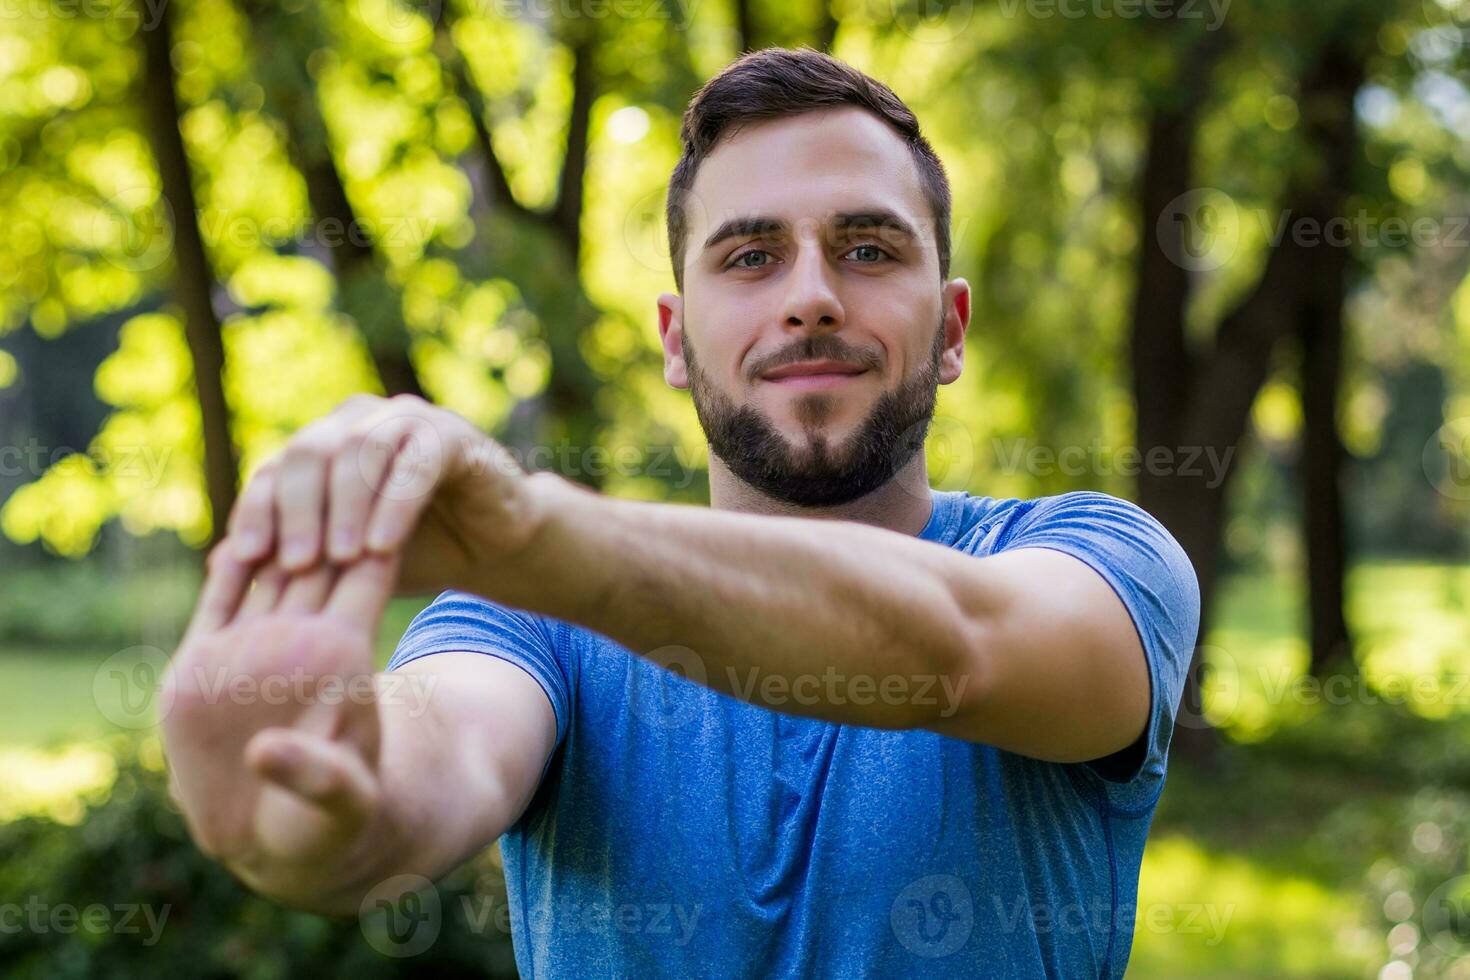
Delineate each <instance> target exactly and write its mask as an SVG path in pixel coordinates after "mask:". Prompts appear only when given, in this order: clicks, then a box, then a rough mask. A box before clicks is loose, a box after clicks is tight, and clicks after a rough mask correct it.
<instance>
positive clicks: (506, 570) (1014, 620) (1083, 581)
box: [468, 474, 1149, 761]
mask: <svg viewBox="0 0 1470 980" xmlns="http://www.w3.org/2000/svg"><path fill="white" fill-rule="evenodd" d="M529 483H530V485H531V492H530V493H531V496H532V497H533V498H534V500H535V501H536V508H535V513H536V514H538V515H539V517H538V520H539V521H540V524H539V527H538V530H537V532H536V535H535V538H534V540H533V544H532V546H531V547H529V548H528V549H526V551H525V552H523V553H522V555H521V556H520V558H519V559H518V560H517V561H516V562H514V563H511V564H508V565H507V564H501V563H494V562H491V563H486V564H485V565H483V566H482V567H481V568H479V569H478V570H477V573H476V575H475V578H474V581H473V582H471V583H469V585H468V588H469V589H470V590H471V591H476V592H479V593H480V594H483V595H486V596H488V597H491V598H494V599H497V600H499V601H503V602H506V603H508V604H511V605H515V606H519V607H521V608H524V609H529V610H532V611H535V612H541V613H546V614H548V615H551V616H555V617H557V618H561V619H565V620H569V621H573V622H577V623H581V624H583V625H585V626H587V627H590V628H592V629H594V630H596V631H598V632H600V633H603V634H605V635H607V636H610V637H612V638H613V639H615V640H617V641H618V642H620V643H622V644H623V645H624V646H626V647H628V648H629V649H631V650H633V651H635V652H637V653H640V654H644V655H650V656H651V657H652V659H654V660H656V661H658V660H665V662H667V660H669V659H676V660H678V661H680V662H681V665H683V666H685V667H686V668H687V663H683V662H684V661H687V660H688V654H689V653H692V654H693V655H694V656H695V657H697V658H698V660H697V661H696V663H697V664H698V666H699V667H701V668H702V669H703V675H704V676H703V677H697V678H696V679H698V680H701V681H702V682H703V683H705V684H707V685H708V686H710V687H712V688H714V689H716V690H719V691H722V692H725V693H727V694H733V695H735V696H737V697H741V698H744V699H746V700H749V701H753V702H755V703H757V704H763V705H766V706H768V707H771V708H775V709H777V710H781V711H786V712H790V713H793V714H801V715H808V716H812V717H817V718H823V719H826V720H830V721H834V722H843V723H849V724H857V725H868V726H873V727H881V728H928V729H932V730H934V731H937V732H941V733H943V734H946V735H951V736H954V737H958V738H964V739H969V740H973V741H979V742H985V743H988V744H991V745H996V746H999V747H1001V748H1005V749H1009V750H1012V751H1016V752H1019V753H1022V754H1026V755H1031V756H1034V757H1038V758H1043V759H1049V760H1053V761H1083V760H1089V759H1094V758H1098V757H1100V756H1104V755H1107V754H1110V753H1112V752H1114V751H1117V750H1119V749H1122V748H1124V747H1126V746H1128V745H1129V744H1130V743H1132V742H1133V741H1134V740H1135V739H1136V738H1137V737H1138V736H1139V734H1140V733H1141V732H1142V731H1143V728H1144V723H1145V720H1146V718H1147V716H1148V710H1149V678H1148V671H1147V665H1146V662H1145V659H1144V653H1143V649H1142V647H1141V644H1140V640H1139V635H1138V632H1137V631H1136V629H1135V627H1134V624H1133V621H1132V618H1131V617H1130V616H1129V613H1128V611H1127V609H1126V608H1125V607H1124V605H1123V603H1122V602H1121V601H1120V600H1119V598H1118V596H1117V594H1115V593H1114V592H1113V590H1112V588H1111V587H1110V586H1109V585H1108V584H1107V582H1106V581H1105V580H1104V579H1103V578H1102V577H1101V576H1100V575H1099V574H1098V573H1097V572H1096V571H1094V570H1093V569H1092V568H1091V567H1089V566H1088V565H1087V564H1086V563H1084V562H1083V561H1081V560H1079V559H1077V558H1074V557H1072V556H1071V555H1068V554H1063V553H1060V552H1057V551H1052V550H1045V549H1039V548H1018V549H1016V550H1013V551H1009V552H1005V553H1002V554H998V555H994V556H990V557H985V558H976V557H974V556H971V555H966V554H963V553H960V552H957V551H954V550H952V549H949V548H944V547H941V546H937V545H935V544H933V543H931V542H927V541H922V540H919V539H917V538H913V537H909V536H907V535H903V534H898V533H895V532H892V531H889V530H885V529H882V528H877V527H873V526H871V525H866V524H861V523H857V522H852V521H835V520H820V521H818V520H807V519H802V518H794V517H783V516H766V515H754V514H744V513H736V512H730V511H717V510H710V509H708V508H700V507H692V506H682V505H673V504H656V503H644V502H636V501H625V500H618V499H614V498H610V497H605V496H601V495H598V494H596V493H593V492H591V491H588V490H585V489H583V488H581V487H578V486H576V485H575V484H572V483H569V482H567V481H565V480H562V479H560V478H559V477H556V476H554V475H550V474H537V475H536V476H534V477H531V478H530V480H529ZM670 648H673V649H674V651H676V652H674V653H673V656H669V654H670V653H671V650H670ZM678 648H687V651H688V653H685V652H683V651H680V650H678ZM661 651H662V652H661Z"/></svg>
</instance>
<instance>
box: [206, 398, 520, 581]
mask: <svg viewBox="0 0 1470 980" xmlns="http://www.w3.org/2000/svg"><path fill="white" fill-rule="evenodd" d="M529 479H530V477H528V475H527V474H526V472H525V471H524V470H523V469H522V468H521V466H520V465H519V464H518V463H517V462H516V461H515V459H514V458H513V457H512V456H511V455H510V453H509V452H508V451H507V450H506V449H505V447H503V446H501V445H500V444H499V443H497V442H496V441H495V440H493V439H491V438H490V437H489V436H487V435H485V434H484V433H483V432H481V431H479V430H478V429H476V428H475V427H474V426H473V425H471V424H470V423H469V422H468V421H466V420H465V419H464V418H461V417H460V416H458V415H456V414H454V413H453V412H450V411H447V410H445V409H442V408H437V407H435V406H434V405H431V404H429V403H428V402H426V401H424V400H423V399H421V398H415V397H412V396H407V395H399V396H397V397H395V398H379V397H375V396H371V395H359V396H357V397H355V398H351V399H349V400H348V401H346V402H344V403H343V404H342V405H340V406H339V407H338V408H337V409H336V410H335V411H333V412H332V413H331V414H329V415H327V416H325V417H323V418H321V419H318V420H317V421H315V422H312V423H311V424H309V425H307V426H305V427H303V428H302V429H301V430H300V431H299V432H297V433H296V434H295V435H294V436H293V437H292V438H291V440H290V442H289V443H288V444H287V445H286V447H285V448H284V449H283V450H282V451H281V452H279V453H278V454H277V455H276V456H274V457H273V458H272V459H270V460H269V461H267V462H266V463H265V464H263V465H262V466H261V467H260V469H259V470H257V471H256V473H255V474H254V476H253V477H252V479H251V480H250V483H249V485H248V486H247V487H246V488H245V491H244V492H243V493H242V494H241V496H240V499H239V501H238V503H237V504H236V506H235V510H234V513H233V514H232V515H231V519H230V526H229V536H230V538H232V539H234V540H235V541H236V542H237V548H238V550H237V552H236V553H237V555H238V556H239V557H240V558H241V559H243V560H245V561H256V560H260V559H263V558H264V557H265V556H267V555H269V554H270V553H271V552H272V550H273V549H274V550H275V551H276V553H277V555H278V560H279V562H280V565H281V567H282V568H283V569H284V570H286V571H287V572H293V573H294V572H300V571H302V570H304V569H306V568H309V567H311V566H312V565H313V564H314V563H316V562H317V561H318V560H319V559H322V558H323V557H325V558H326V559H327V560H329V561H332V562H335V563H337V564H344V565H345V564H347V563H350V562H352V561H354V560H356V559H357V558H358V557H359V556H360V555H362V554H363V553H372V554H378V555H388V554H394V553H397V552H401V561H400V567H399V584H398V589H399V591H400V592H424V591H438V590H441V589H444V588H451V587H456V586H458V587H463V583H465V582H466V581H468V578H467V576H469V575H470V574H472V572H473V569H474V567H475V566H476V564H477V563H481V562H484V561H485V560H486V559H491V560H494V559H504V558H507V557H509V556H511V555H513V554H515V553H516V552H517V551H518V550H520V549H521V548H523V547H525V546H526V544H527V543H528V542H529V541H530V539H531V538H532V537H533V536H534V534H535V531H536V528H537V524H538V508H537V507H536V503H537V501H536V499H535V494H533V493H531V491H530V488H529V487H528V485H527V483H528V481H529Z"/></svg>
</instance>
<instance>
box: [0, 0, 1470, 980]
mask: <svg viewBox="0 0 1470 980" xmlns="http://www.w3.org/2000/svg"><path fill="white" fill-rule="evenodd" d="M771 44H781V45H797V44H807V45H811V46H813V47H816V48H818V49H822V50H830V51H831V52H833V53H834V54H836V55H837V56H839V57H841V58H843V59H845V60H847V61H850V62H851V63H852V64H854V65H856V66H858V67H860V68H862V69H864V70H866V71H868V72H870V73H873V74H874V75H876V76H877V77H879V78H881V79H883V80H884V81H886V82H888V83H889V84H890V85H891V86H892V87H893V88H894V89H895V90H896V91H897V92H898V93H899V95H900V96H902V97H903V98H904V99H906V100H907V101H908V102H909V103H910V104H911V105H912V106H913V108H914V109H915V110H916V112H917V113H918V115H919V117H920V119H921V121H922V123H923V125H924V127H925V129H926V132H927V135H928V136H929V138H930V140H931V141H932V142H933V143H934V145H935V147H936V149H937V150H938V152H939V154H940V156H941V157H942V158H943V160H944V161H945V163H946V166H947V168H948V171H949V175H950V178H951V182H952V185H953V189H954V197H955V205H954V274H956V275H961V276H964V277H966V278H967V279H968V280H969V282H970V283H971V285H972V287H973V288H974V291H975V310H974V317H973V323H972V326H971V328H970V331H969V338H968V351H967V361H966V370H965V373H964V375H963V376H962V377H961V378H960V379H959V381H958V382H957V383H955V384H953V385H950V386H947V387H945V388H942V389H941V392H940V402H939V410H938V413H937V415H936V419H935V423H934V426H933V428H932V429H931V433H930V437H929V443H928V449H929V453H930V461H931V473H932V477H933V484H934V485H935V486H936V487H939V488H941V489H967V490H969V491H970V492H972V493H975V494H981V495H991V496H996V497H1009V496H1021V497H1029V496H1036V495H1041V494H1049V493H1059V492H1063V491H1066V490H1071V489H1082V488H1093V489H1101V490H1105V491H1108V492H1112V493H1116V494H1119V495H1121V496H1126V497H1128V498H1130V499H1133V500H1137V501H1139V502H1140V503H1141V504H1143V505H1144V506H1145V507H1146V508H1148V509H1149V510H1150V511H1151V512H1152V513H1154V514H1155V515H1156V516H1158V517H1159V518H1160V519H1161V520H1163V521H1164V523H1165V524H1166V525H1167V526H1169V528H1170V529H1171V531H1173V532H1174V534H1175V535H1176V536H1177V537H1178V538H1179V540H1180V541H1181V542H1182V543H1183V544H1184V545H1185V547H1186V549H1187V550H1188V552H1189V553H1190V556H1191V558H1192V559H1193V560H1194V562H1195V565H1196V568H1197V570H1198V573H1199V577H1200V580H1201V585H1202V589H1203V598H1204V605H1205V617H1204V629H1203V631H1202V635H1201V642H1200V647H1199V649H1198V651H1197V667H1198V670H1197V673H1196V675H1195V677H1194V680H1193V683H1192V685H1191V689H1190V692H1189V694H1188V695H1187V697H1186V702H1185V705H1184V706H1183V708H1182V709H1181V722H1180V726H1179V728H1178V729H1177V733H1176V740H1175V749H1174V753H1173V758H1172V764H1171V767H1170V776H1169V783H1168V787H1167V790H1166V792H1165V794H1164V797H1163V800H1162V803H1161V807H1160V810H1159V813H1158V815H1157V817H1156V819H1155V823H1154V830H1153V834H1152V836H1151V839H1150V844H1149V847H1148V851H1147V854H1146V856H1145V861H1144V868H1143V879H1142V887H1141V891H1140V895H1139V905H1138V909H1137V928H1136V934H1135V935H1136V939H1135V945H1134V951H1133V958H1132V964H1131V968H1130V975H1131V976H1135V977H1140V978H1146V977H1161V978H1163V977H1169V978H1173V977H1219V978H1227V977H1229V978H1235V977H1378V978H1382V980H1407V978H1410V977H1424V978H1427V977H1470V958H1467V954H1470V904H1467V897H1470V878H1467V877H1466V875H1467V872H1470V681H1467V679H1470V604H1467V600H1470V279H1467V268H1470V229H1467V215H1470V192H1467V191H1470V182H1467V174H1470V91H1467V84H1470V3H1463V2H1457V0H1422V2H1421V0H1315V2H1312V3H1302V2H1299V0H1255V2H1248V0H1234V2H1231V0H1213V2H1210V0H1180V2H1178V3H1170V2H1165V0H997V2H994V3H990V2H986V3H971V2H968V0H961V2H948V3H946V2H940V0H929V2H919V3H914V2H910V0H831V2H830V3H825V2H824V0H796V2H792V3H784V2H783V3H776V2H762V0H442V2H440V0H429V2H427V3H407V2H403V0H345V2H343V0H323V2H315V0H174V2H168V0H153V2H143V0H0V229H3V231H0V532H3V534H0V901H3V902H8V903H22V902H25V901H30V902H32V903H36V902H38V901H39V902H41V903H45V904H47V905H49V906H53V907H54V906H59V905H68V904H69V905H71V906H74V907H77V908H82V907H85V906H88V905H91V904H94V903H101V904H103V905H105V906H108V907H112V906H116V905H122V904H132V905H140V904H141V905H149V906H151V907H153V908H155V909H160V908H164V907H167V908H168V910H169V919H168V921H167V923H166V925H165V926H164V928H163V929H162V932H161V934H160V935H159V937H158V941H157V942H156V943H152V944H146V943H145V942H143V941H142V939H141V938H140V936H139V935H138V932H137V930H134V931H131V932H130V931H128V930H127V929H124V928H122V927H121V926H120V925H119V924H118V922H117V920H116V919H115V918H114V919H112V920H109V922H110V924H105V925H104V926H103V927H97V928H72V929H61V928H57V927H56V926H55V924H54V920H52V925H51V926H49V927H47V928H29V929H21V930H20V931H19V932H12V931H5V932H3V933H0V971H3V972H4V973H5V974H6V975H15V976H47V977H51V976H89V975H133V974H143V973H145V972H146V973H149V974H153V973H156V972H158V971H159V970H160V969H163V968H168V969H170V970H173V969H177V970H179V971H181V972H184V973H187V974H190V975H194V974H198V975H211V976H249V977H276V976H286V975H295V974H298V973H303V972H305V971H307V970H311V971H313V972H317V971H322V970H330V971H332V972H334V973H347V972H351V973H352V974H354V975H356V976H358V977H364V978H365V977H369V976H387V975H398V974H402V973H404V972H414V971H417V970H422V969H430V968H432V969H434V970H435V971H437V972H440V973H442V974H444V975H449V976H454V975H474V974H475V973H476V972H477V971H484V970H491V971H496V972H504V971H507V970H509V969H511V961H510V956H509V947H508V937H507V936H506V935H505V934H504V932H503V930H502V929H500V928H496V927H495V926H493V925H492V926H491V927H490V928H488V929H486V928H484V922H483V921H481V922H480V923H479V926H480V928H476V922H474V921H469V920H467V917H466V916H465V915H464V914H463V912H464V910H465V909H468V908H471V907H472V906H471V905H469V904H466V900H469V901H473V902H475V903H480V904H478V905H475V906H473V907H479V908H492V907H497V906H496V903H497V902H501V903H503V898H501V897H500V895H501V892H500V889H501V887H502V882H501V880H500V879H499V877H498V876H497V869H496V864H495V861H494V858H493V855H486V856H484V857H482V858H480V859H477V860H476V861H475V862H474V863H472V864H471V865H469V866H467V867H466V868H464V869H461V871H459V872H456V873H455V874H453V875H451V876H450V877H449V878H448V879H446V880H445V881H444V882H442V883H441V884H440V891H441V893H442V895H443V898H444V903H445V904H444V909H445V914H444V920H443V929H442V932H441V934H440V935H439V937H438V939H437V941H436V942H435V943H434V944H433V945H432V947H431V948H430V949H428V950H427V951H425V952H423V953H421V954H419V955H418V956H415V957H411V958H395V957H393V956H389V955H385V954H384V953H383V952H382V951H381V949H382V948H383V944H382V943H381V942H375V941H374V937H373V936H372V935H370V934H369V933H370V932H371V930H369V929H364V928H360V927H359V924H358V923H357V922H356V921H348V922H332V921H328V920H325V919H319V918H316V917H313V916H308V915H303V914H297V913H293V912H288V911H285V910H283V909H280V908H277V907H276V906H274V905H271V904H270V903H267V902H264V901H262V900H260V899H257V898H254V897H252V896H249V895H248V894H246V893H245V892H243V891H242V889H241V888H240V887H239V886H238V885H237V884H236V883H235V882H234V881H233V880H232V879H231V878H230V877H229V876H228V875H227V874H225V873H224V872H222V871H220V870H219V869H218V868H216V867H214V866H213V865H211V864H209V863H208V862H206V861H204V860H203V859H202V858H200V857H199V856H198V854H197V852H195V850H194V849H193V847H192V845H191V844H190V843H189V841H188V839H187V837H186V836H185V834H184V833H183V830H182V826H181V823H180V820H179V817H178V815H177V813H175V812H174V811H173V810H172V809H171V807H170V806H169V805H168V803H167V801H166V798H165V796H164V794H163V788H162V759H161V754H160V751H159V747H158V741H157V737H156V734H155V732H154V731H153V730H152V729H151V728H150V727H149V726H148V724H147V720H148V714H147V712H145V711H142V710H141V709H140V708H139V707H138V705H137V704H135V703H134V702H133V701H132V700H131V699H130V698H129V697H128V696H127V693H126V691H125V690H123V688H119V687H118V686H117V684H115V683H114V682H115V681H116V680H117V679H118V678H119V677H123V676H125V675H126V676H132V677H133V678H135V679H136V678H138V677H141V678H143V680H145V681H146V680H147V679H148V678H149V677H151V676H152V675H151V674H150V673H149V671H150V670H152V669H153V668H154V667H155V666H156V665H157V663H158V661H159V659H160V658H161V657H163V656H166V655H167V653H168V652H169V651H171V650H172V649H173V646H174V644H175V643H176V641H177V638H178V635H179V633H180V629H181V626H182V624H183V623H184V621H185V619H186V617H187V615H188V613H189V610H190V607H191V603H192V600H193V597H194V594H195V591H196V589H197V588H198V585H199V581H200V572H201V556H202V553H203V549H205V548H206V547H207V546H208V544H209V543H210V541H211V540H212V538H213V537H214V536H215V535H216V534H217V533H218V530H219V528H218V525H217V523H216V522H215V521H214V520H212V515H215V514H221V513H225V512H227V510H228V508H229V506H230V503H231V501H232V499H233V497H234V494H235V493H236V492H237V490H238V488H239V486H240V481H241V480H242V479H243V478H245V477H247V476H248V474H249V472H250V471H251V469H252V468H253V467H255V466H257V465H259V464H260V463H261V462H262V461H263V460H264V459H266V458H267V457H268V456H269V455H270V454H271V453H272V452H274V451H275V450H276V449H277V448H279V447H280V446H281V445H282V444H283V442H284V440H286V439H287V437H288V436H289V435H290V434H291V433H292V432H293V431H294V430H295V429H296V428H298V427H299V426H301V425H302V424H304V423H306V422H307V421H309V420H311V419H313V418H315V417H318V416H320V415H322V414H323V413H325V412H327V411H329V410H330V409H331V408H332V407H333V406H335V405H336V404H337V403H338V402H339V401H340V400H342V399H343V398H345V397H346V396H348V395H350V394H352V393H354V392H360V391H370V392H404V391H408V392H418V393H422V394H424V395H425V396H427V397H429V398H431V399H433V400H434V401H436V402H438V403H440V404H442V405H445V406H447V407H449V408H452V409H454V410H455V411H458V412H460V413H462V414H464V415H465V416H466V417H468V418H469V419H471V420H473V421H474V422H475V423H476V424H478V425H480V426H482V427H483V428H485V429H486V430H487V431H489V432H491V433H492V434H494V435H495V436H496V437H497V438H499V439H501V440H502V441H503V442H505V443H506V444H507V445H508V446H510V447H512V448H513V449H515V450H516V451H517V452H519V453H521V454H522V458H523V459H528V460H529V461H531V462H532V463H533V464H534V465H536V466H537V467H538V468H552V469H558V470H560V471H561V472H563V473H565V474H566V475H568V476H569V477H571V478H573V479H577V480H579V481H581V482H583V483H586V484H589V485H592V486H596V487H598V488H600V489H601V490H603V491H605V492H607V493H610V494H615V495H619V496H625V497H638V498H646V499H657V500H676V501H687V502H695V503H699V502H704V501H705V500H706V499H707V497H706V489H707V484H706V482H705V471H704V445H703V440H702V438H701V436H700V432H699V428H698V425H697V422H696V419H695V416H694V413H693V410H692V407H691V405H690V402H689V400H688V396H687V394H686V393H684V392H680V391H676V390H674V389H671V388H669V387H668V386H667V385H665V383H664V382H663V379H662V376H661V361H660V357H659V353H658V345H657V335H656V329H655V317H654V304H653V300H654V297H655V296H656V295H657V293H658V292H660V291H663V290H667V289H672V276H671V274H670V271H669V268H668V256H667V248H666V241H665V236H664V230H663V227H664V226H663V203H664V189H665V184H666V181H667V179H668V175H669V172H670V170H671V169H672V167H673V164H674V162H675V160H676V159H677V155H678V138H677V137H678V124H679V117H680V113H681V111H682V109H683V106H684V105H685V103H686V101H687V100H688V98H689V96H690V95H691V94H692V93H693V92H694V91H695V89H697V87H698V86H699V85H700V84H701V82H702V81H703V80H704V79H706V78H708V77H709V76H711V75H712V74H713V73H715V72H716V71H718V70H719V69H720V68H721V67H722V66H724V65H725V64H727V63H728V62H729V61H730V60H732V59H733V58H734V57H735V56H736V55H737V54H738V53H739V52H740V51H741V50H745V49H749V48H753V47H761V46H766V45H771ZM1151 450H1153V451H1155V455H1152V456H1150V455H1149V453H1150V451H1151ZM424 601H425V600H423V599H403V600H397V601H395V604H394V605H393V607H392V609H391V610H390V614H389V616H388V618H387V621H386V622H385V624H384V629H383V632H382V635H381V637H380V643H379V645H380V648H381V653H382V654H383V655H384V656H386V654H387V652H388V651H390V650H391V649H392V646H393V644H394V642H395V640H396V639H397V637H398V636H399V635H400V634H401V632H402V629H403V627H404V626H405V624H406V623H407V621H408V619H409V618H411V616H412V615H413V613H414V612H415V611H416V610H417V609H418V608H420V607H421V606H422V605H423V602H424ZM129 671H131V672H132V673H131V674H128V672H129ZM140 671H141V672H142V673H141V674H139V673H138V672H140ZM123 687H126V684H124V685H123ZM471 918H472V917H471Z"/></svg>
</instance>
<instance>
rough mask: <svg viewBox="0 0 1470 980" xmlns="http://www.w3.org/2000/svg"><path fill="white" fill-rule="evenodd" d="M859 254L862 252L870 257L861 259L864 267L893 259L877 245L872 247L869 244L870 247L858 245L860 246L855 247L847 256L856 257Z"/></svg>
mask: <svg viewBox="0 0 1470 980" xmlns="http://www.w3.org/2000/svg"><path fill="white" fill-rule="evenodd" d="M858 252H862V253H864V254H865V255H867V256H869V257H868V258H865V259H860V260H859V261H860V262H861V263H862V264H863V265H871V264H873V263H875V262H881V261H883V260H884V259H885V258H890V257H891V256H889V254H888V253H887V252H885V251H883V250H882V249H881V248H879V247H878V246H877V245H871V244H868V245H858V246H856V247H854V248H853V249H852V250H851V251H849V252H848V253H847V254H848V255H855V254H857V253H858Z"/></svg>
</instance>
